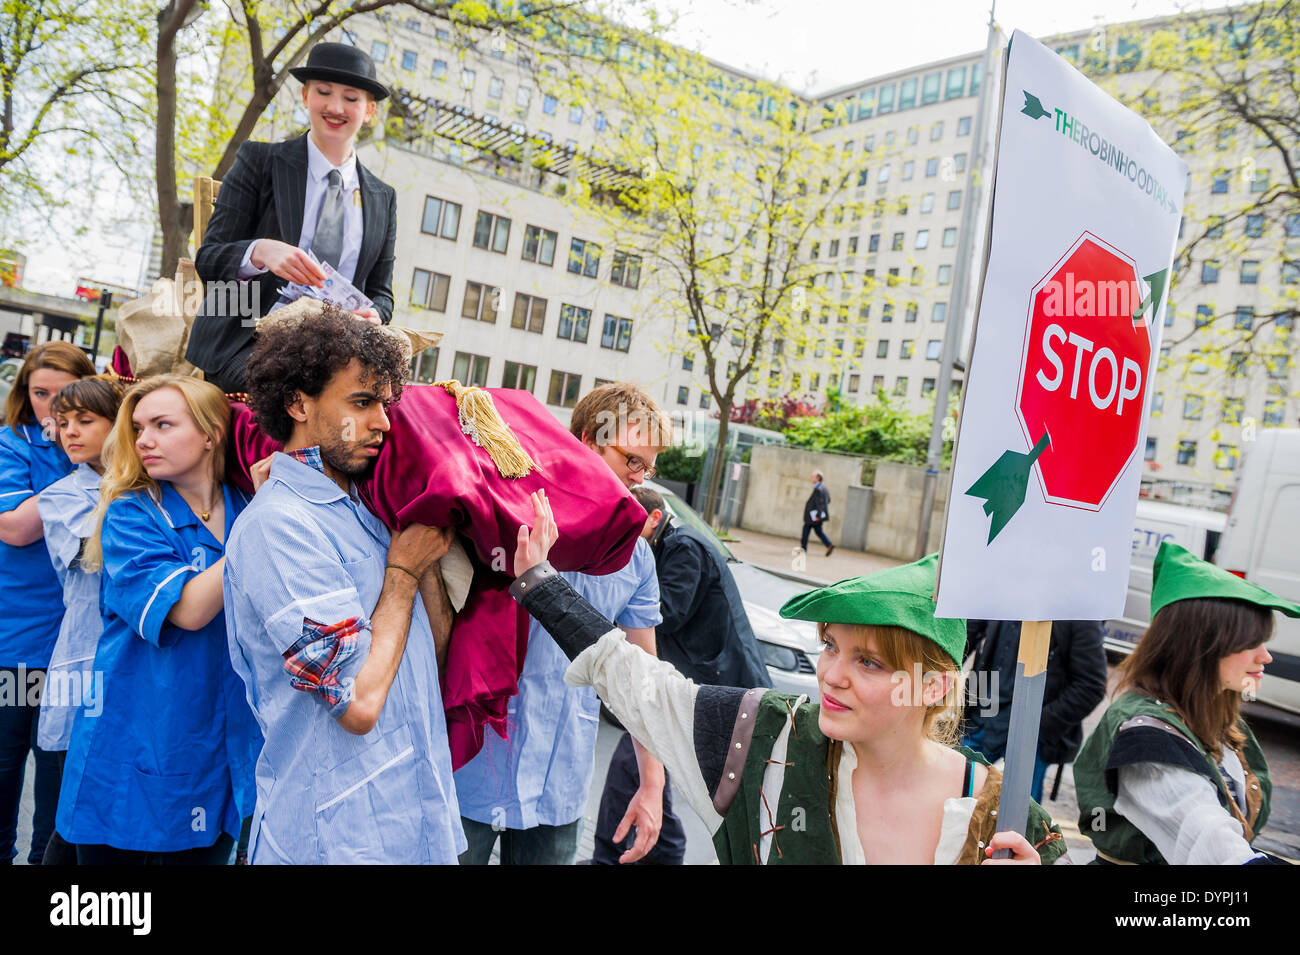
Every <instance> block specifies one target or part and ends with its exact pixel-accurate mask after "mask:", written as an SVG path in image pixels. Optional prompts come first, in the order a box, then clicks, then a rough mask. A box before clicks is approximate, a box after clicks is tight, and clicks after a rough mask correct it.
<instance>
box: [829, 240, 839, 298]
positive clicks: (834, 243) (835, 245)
mask: <svg viewBox="0 0 1300 955" xmlns="http://www.w3.org/2000/svg"><path fill="white" fill-rule="evenodd" d="M839 255H840V240H839V239H831V247H830V251H829V252H827V253H826V257H827V258H829V259H836V258H839ZM829 278H830V276H827V279H829ZM826 287H827V288H830V287H831V286H830V282H829V281H828V282H827V283H826Z"/></svg>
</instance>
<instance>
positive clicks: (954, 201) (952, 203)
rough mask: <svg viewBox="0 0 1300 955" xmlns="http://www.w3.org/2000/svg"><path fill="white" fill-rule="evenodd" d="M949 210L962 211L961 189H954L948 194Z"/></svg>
mask: <svg viewBox="0 0 1300 955" xmlns="http://www.w3.org/2000/svg"><path fill="white" fill-rule="evenodd" d="M948 208H949V209H960V208H961V190H960V189H954V190H952V191H951V192H950V193H948Z"/></svg>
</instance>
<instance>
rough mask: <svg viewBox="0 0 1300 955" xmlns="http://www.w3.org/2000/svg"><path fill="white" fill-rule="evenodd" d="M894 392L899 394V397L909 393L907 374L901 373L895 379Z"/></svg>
mask: <svg viewBox="0 0 1300 955" xmlns="http://www.w3.org/2000/svg"><path fill="white" fill-rule="evenodd" d="M894 394H896V395H898V396H899V397H905V396H906V395H907V376H906V375H899V376H898V377H897V378H895V379H894Z"/></svg>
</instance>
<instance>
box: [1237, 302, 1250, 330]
mask: <svg viewBox="0 0 1300 955" xmlns="http://www.w3.org/2000/svg"><path fill="white" fill-rule="evenodd" d="M1232 327H1233V328H1240V329H1244V330H1245V331H1250V330H1251V329H1252V328H1254V327H1255V306H1253V305H1238V306H1237V314H1236V317H1235V318H1233V320H1232Z"/></svg>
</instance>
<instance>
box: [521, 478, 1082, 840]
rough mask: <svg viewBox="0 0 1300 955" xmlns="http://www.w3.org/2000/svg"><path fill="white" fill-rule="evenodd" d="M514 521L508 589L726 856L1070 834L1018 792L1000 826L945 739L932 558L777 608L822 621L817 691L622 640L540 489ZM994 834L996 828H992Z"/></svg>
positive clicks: (952, 708) (955, 646)
mask: <svg viewBox="0 0 1300 955" xmlns="http://www.w3.org/2000/svg"><path fill="white" fill-rule="evenodd" d="M533 508H534V522H533V528H532V529H531V531H530V529H529V528H527V527H521V528H520V529H519V540H518V543H517V548H516V551H515V558H514V569H515V573H516V574H517V575H518V577H517V579H516V580H515V582H514V584H513V585H511V593H512V595H513V596H514V597H515V599H516V600H518V601H519V602H520V603H522V604H523V606H524V607H525V609H527V610H528V612H529V613H530V614H532V615H533V616H534V617H536V618H537V619H538V621H540V622H541V624H542V626H543V627H544V628H545V629H546V630H547V631H548V632H549V633H550V634H551V636H552V637H554V639H555V641H556V643H557V644H559V646H560V648H561V649H562V650H563V651H564V652H565V653H566V654H567V655H568V656H569V658H570V659H571V660H572V661H573V662H572V664H571V665H570V667H569V669H568V671H567V672H566V674H565V681H566V682H568V683H570V684H572V685H578V686H593V687H595V688H596V691H597V692H598V693H599V694H600V696H601V698H602V699H603V700H604V701H605V703H606V705H607V706H608V707H609V708H610V709H611V710H612V711H613V712H614V714H615V715H616V716H617V717H618V718H619V719H620V720H621V721H622V722H623V724H624V725H625V726H626V727H627V729H628V731H629V732H630V733H631V734H632V735H633V737H635V738H636V739H638V740H640V741H641V742H642V743H643V744H644V745H645V746H646V747H647V748H648V749H649V750H650V751H651V752H653V753H654V754H655V755H656V756H657V757H658V758H659V759H661V760H662V761H663V763H664V764H665V765H666V766H667V767H668V770H669V775H670V777H671V781H672V785H673V786H674V787H675V789H676V792H677V794H678V796H679V798H684V799H686V801H687V802H689V803H690V804H691V807H692V808H693V809H695V811H696V812H697V813H698V814H699V815H700V818H701V819H703V820H704V821H705V822H706V823H707V824H708V826H709V828H710V830H711V831H712V832H713V842H714V847H715V849H716V850H717V853H718V859H719V860H720V861H721V862H723V863H734V864H742V865H745V864H747V865H754V864H767V865H772V864H787V865H788V864H799V863H832V864H835V863H845V864H859V865H861V864H867V863H922V864H932V863H942V864H950V863H967V864H976V863H982V862H993V861H994V860H992V859H990V858H989V856H990V855H991V854H992V851H993V850H995V849H1003V848H1005V849H1009V850H1011V852H1012V858H1010V859H1006V860H997V861H999V862H1007V863H1029V864H1038V863H1039V862H1052V861H1055V859H1056V858H1057V857H1058V856H1060V855H1061V854H1062V853H1064V851H1065V844H1064V841H1063V839H1062V838H1061V835H1060V832H1059V830H1057V829H1056V828H1055V827H1054V826H1053V825H1052V823H1051V820H1050V819H1049V818H1048V817H1047V814H1046V813H1045V812H1044V811H1043V810H1042V809H1041V807H1039V806H1038V805H1037V804H1031V809H1030V815H1029V819H1028V832H1029V833H1030V836H1031V838H1030V840H1028V841H1027V840H1026V839H1025V838H1023V837H1021V836H1020V835H1018V834H1016V833H1014V832H1003V833H996V830H997V822H998V820H997V805H998V793H999V789H1000V786H1001V777H1000V775H999V773H998V772H997V770H996V769H993V768H991V767H988V766H986V765H984V764H983V762H982V761H981V760H980V759H979V757H978V756H975V755H974V754H973V753H970V752H969V751H967V750H962V749H954V748H952V747H951V746H950V745H949V744H950V743H951V742H952V740H953V739H955V729H956V726H955V723H956V720H957V715H958V714H957V712H956V701H957V700H958V699H959V693H958V691H957V685H958V683H959V671H960V666H961V664H960V659H961V656H962V651H963V648H964V646H965V641H966V624H965V621H962V620H936V619H935V616H934V601H933V600H932V599H931V594H932V593H933V589H934V577H935V563H936V561H935V557H934V556H933V555H931V556H930V557H927V558H925V559H924V560H920V561H917V562H916V563H914V564H908V565H905V566H903V567H896V568H893V569H892V570H887V571H882V572H881V573H878V574H872V575H871V576H869V577H859V578H856V579H853V580H845V581H841V582H840V583H838V584H836V585H834V586H833V587H824V588H822V589H820V590H815V591H812V592H811V593H808V594H804V595H802V596H800V597H796V598H794V599H792V600H790V601H788V602H787V603H786V605H785V606H784V607H782V609H781V614H782V616H785V617H793V618H796V619H801V620H813V621H817V622H818V626H819V630H820V632H821V634H822V638H823V640H824V641H825V649H824V651H823V652H822V654H821V655H820V659H819V660H818V664H817V674H818V681H819V683H820V686H821V704H820V705H819V704H817V703H814V702H811V701H809V700H808V699H807V697H795V696H790V695H787V694H782V693H777V692H775V691H773V690H764V689H761V688H760V689H745V688H742V687H716V686H696V685H695V684H694V683H692V682H690V681H689V680H687V679H686V678H685V677H683V676H682V675H681V674H679V673H678V672H677V671H676V670H674V669H673V667H672V666H671V665H669V664H667V663H665V662H663V661H661V660H656V659H655V658H653V657H651V656H649V655H648V654H646V653H644V652H642V651H641V650H640V649H638V648H637V647H635V646H633V645H632V644H629V643H628V642H627V641H626V640H625V639H624V638H623V633H622V631H621V630H619V628H618V627H616V626H614V624H612V623H610V622H609V621H608V620H606V619H604V618H603V617H602V616H601V615H600V614H599V613H597V612H596V611H595V610H594V609H592V607H591V605H590V604H588V603H587V602H586V601H584V600H583V599H582V597H581V596H579V595H578V594H577V592H576V591H574V590H573V589H572V588H571V587H570V586H569V585H568V583H567V582H566V581H565V580H564V579H563V578H562V577H559V576H557V575H556V573H555V571H554V570H553V569H552V568H551V566H550V564H549V563H547V562H546V555H547V553H548V551H549V550H550V546H551V544H553V543H554V541H555V539H556V537H557V536H558V533H557V531H556V528H555V522H554V519H553V518H552V516H551V511H550V507H549V505H548V504H547V503H546V498H545V496H544V494H543V493H541V492H538V493H536V494H534V496H533ZM995 833H996V834H995Z"/></svg>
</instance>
